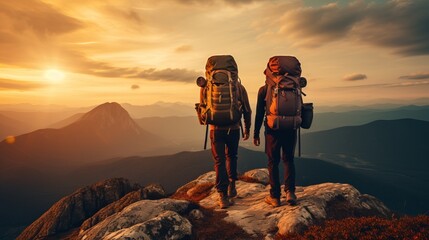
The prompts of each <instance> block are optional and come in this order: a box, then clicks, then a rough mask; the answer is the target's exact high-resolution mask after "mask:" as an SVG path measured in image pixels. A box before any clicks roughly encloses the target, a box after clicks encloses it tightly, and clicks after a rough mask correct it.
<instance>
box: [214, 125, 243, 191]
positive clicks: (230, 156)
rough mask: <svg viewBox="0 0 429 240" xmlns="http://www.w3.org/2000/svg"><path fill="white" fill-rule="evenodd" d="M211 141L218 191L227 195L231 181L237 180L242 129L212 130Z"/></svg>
mask: <svg viewBox="0 0 429 240" xmlns="http://www.w3.org/2000/svg"><path fill="white" fill-rule="evenodd" d="M210 140H211V148H212V154H213V160H214V169H215V171H216V185H215V186H216V190H217V191H218V192H222V193H224V194H226V193H227V191H228V185H229V181H230V180H231V181H235V180H237V151H238V142H239V141H240V129H234V130H230V131H228V130H210Z"/></svg>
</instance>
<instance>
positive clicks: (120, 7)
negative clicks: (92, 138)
mask: <svg viewBox="0 0 429 240" xmlns="http://www.w3.org/2000/svg"><path fill="white" fill-rule="evenodd" d="M427 9H429V1H424V0H417V1H411V0H410V1H407V0H395V1H363V0H362V1H323V0H319V1H317V0H314V1H310V0H292V1H280V0H277V1H276V0H271V1H270V0H237V1H228V0H206V1H197V0H85V1H83V0H73V1H70V0H14V1H1V2H0V104H14V103H33V104H61V105H68V106H89V105H96V104H101V103H103V102H111V101H116V102H120V103H125V102H126V103H131V104H136V105H146V104H151V103H154V102H157V101H164V102H184V103H193V102H196V101H198V94H199V90H198V87H197V86H196V84H195V79H196V77H198V76H199V75H203V73H204V66H205V62H206V60H207V58H208V57H209V56H211V55H215V54H231V55H233V56H234V58H235V59H236V61H237V63H238V66H239V75H240V78H241V79H242V83H243V85H244V86H245V87H246V89H247V91H248V93H249V96H250V99H251V102H252V103H254V102H255V99H256V94H257V91H258V88H259V87H260V86H262V85H263V84H264V80H265V78H264V75H263V70H264V68H265V66H266V63H267V60H268V59H269V58H270V57H271V56H273V55H294V56H296V57H297V58H298V59H299V60H300V61H301V64H302V69H303V76H305V77H307V79H308V87H307V88H306V89H305V90H304V92H306V93H307V95H308V97H307V98H306V101H308V102H309V101H313V102H315V103H316V104H318V105H332V104H335V105H337V104H344V103H345V104H358V105H359V104H366V103H370V102H371V101H372V102H376V101H377V99H412V98H424V97H429V94H428V93H429V69H428V63H429V57H428V55H429V25H428V24H427V23H428V22H429V12H428V11H427ZM384 101H386V100H384Z"/></svg>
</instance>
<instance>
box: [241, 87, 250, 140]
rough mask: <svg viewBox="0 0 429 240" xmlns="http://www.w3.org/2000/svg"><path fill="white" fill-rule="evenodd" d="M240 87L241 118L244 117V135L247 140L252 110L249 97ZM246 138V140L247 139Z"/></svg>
mask: <svg viewBox="0 0 429 240" xmlns="http://www.w3.org/2000/svg"><path fill="white" fill-rule="evenodd" d="M240 86H241V101H242V104H243V116H244V129H245V130H244V133H245V135H247V138H249V134H250V125H252V109H251V108H250V103H249V97H248V95H247V91H246V89H245V88H244V86H243V85H240ZM247 138H246V139H247Z"/></svg>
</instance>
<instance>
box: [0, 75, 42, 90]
mask: <svg viewBox="0 0 429 240" xmlns="http://www.w3.org/2000/svg"><path fill="white" fill-rule="evenodd" d="M45 86H46V85H45V84H40V83H35V82H30V81H17V80H12V79H4V78H0V90H19V91H25V90H32V89H36V88H42V87H45Z"/></svg>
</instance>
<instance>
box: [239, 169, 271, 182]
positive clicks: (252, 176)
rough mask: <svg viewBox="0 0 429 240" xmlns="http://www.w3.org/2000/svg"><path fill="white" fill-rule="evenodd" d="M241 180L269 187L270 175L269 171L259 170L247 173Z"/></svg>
mask: <svg viewBox="0 0 429 240" xmlns="http://www.w3.org/2000/svg"><path fill="white" fill-rule="evenodd" d="M240 179H241V180H243V181H245V182H255V183H261V184H264V185H268V184H269V183H270V175H269V174H268V169H266V168H259V169H253V170H250V171H247V172H245V173H244V174H243V175H242V176H241V177H240Z"/></svg>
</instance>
